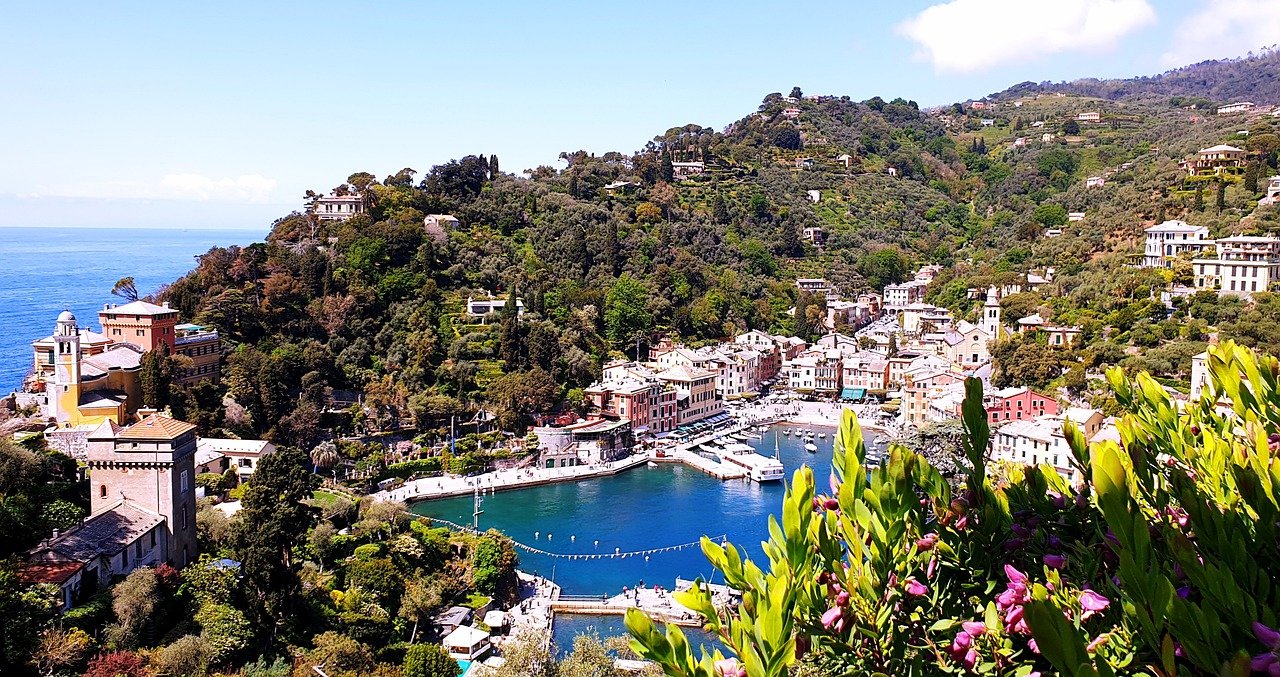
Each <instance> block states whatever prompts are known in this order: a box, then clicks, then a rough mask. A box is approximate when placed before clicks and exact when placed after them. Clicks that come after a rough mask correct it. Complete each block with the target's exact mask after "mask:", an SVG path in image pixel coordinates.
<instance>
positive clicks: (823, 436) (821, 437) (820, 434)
mask: <svg viewBox="0 0 1280 677" xmlns="http://www.w3.org/2000/svg"><path fill="white" fill-rule="evenodd" d="M818 439H822V440H825V439H827V434H826V433H818Z"/></svg>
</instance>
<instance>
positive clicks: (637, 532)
mask: <svg viewBox="0 0 1280 677" xmlns="http://www.w3.org/2000/svg"><path fill="white" fill-rule="evenodd" d="M788 427H792V428H794V426H788ZM826 432H827V437H826V439H820V440H817V441H816V444H817V446H818V448H819V451H818V453H816V454H810V453H807V452H805V451H804V443H803V442H802V441H801V440H798V439H796V437H795V436H794V435H792V436H790V437H788V436H785V435H780V436H778V442H779V444H778V446H779V450H780V457H781V460H782V464H783V466H785V467H786V469H787V476H788V479H789V478H790V474H791V472H792V471H794V470H795V469H797V468H799V467H800V466H801V465H802V464H808V465H810V467H812V468H813V469H814V472H815V475H816V477H817V482H818V487H819V490H820V491H825V487H826V486H827V477H828V476H829V475H830V473H831V451H832V444H833V439H832V435H831V431H830V429H827V430H826ZM750 444H752V445H753V446H755V447H756V448H757V449H759V450H761V451H765V452H766V453H767V454H768V455H773V449H774V434H773V433H772V432H770V433H769V434H768V435H767V436H766V437H765V439H763V440H753V441H751V442H750ZM782 496H783V485H782V483H781V482H773V483H770V484H764V485H761V484H756V483H753V482H749V481H745V480H732V481H728V482H722V481H720V480H717V479H714V478H712V477H709V476H707V475H704V474H702V473H701V472H698V471H697V470H694V469H692V468H689V467H686V466H684V465H676V464H670V465H668V464H664V465H660V466H658V467H657V468H648V467H643V466H642V467H640V468H636V469H634V470H630V471H627V472H625V473H622V474H621V475H615V476H613V477H606V478H600V479H592V480H584V481H580V482H566V483H561V484H550V485H545V486H540V487H534V488H530V489H520V490H516V491H508V492H499V493H496V494H493V495H490V496H485V497H484V503H483V506H482V509H483V510H484V514H483V515H481V517H480V528H481V529H489V528H493V529H498V530H499V531H502V532H504V533H506V534H507V535H508V536H510V537H511V538H513V539H515V540H516V541H519V542H522V543H526V544H528V545H531V546H534V547H536V548H539V549H541V550H545V551H548V552H552V553H558V554H578V555H595V554H609V553H613V552H614V551H615V549H619V550H621V551H622V552H630V551H636V550H648V549H654V548H663V547H668V546H673V545H680V544H684V543H690V542H694V541H697V540H698V539H699V538H701V537H702V536H703V535H707V536H711V537H713V538H715V537H719V536H721V535H727V536H728V537H729V540H730V541H732V542H734V543H736V544H738V545H739V546H744V547H745V548H746V549H747V553H748V555H749V556H751V557H753V558H755V559H757V560H760V559H763V552H762V551H761V549H760V542H761V541H763V540H766V539H767V538H768V517H769V515H770V514H777V513H778V512H779V510H780V507H781V505H782ZM413 510H414V512H416V513H418V514H421V515H427V516H429V517H440V518H443V519H448V520H452V521H454V522H458V523H464V524H466V523H470V522H471V511H472V498H471V497H469V496H466V497H459V498H451V499H442V500H438V501H427V502H423V503H418V504H416V505H414V506H413ZM571 536H572V537H574V539H573V540H572V541H571V540H570V537H571ZM596 541H599V543H598V544H597V543H596ZM519 555H520V568H521V569H523V570H525V571H530V572H533V573H537V574H539V575H542V576H546V577H548V578H552V579H554V580H555V582H556V583H559V584H560V585H561V587H562V588H563V590H564V592H565V593H567V594H605V593H607V594H617V593H620V592H621V591H622V587H623V586H635V585H637V584H638V583H639V582H640V581H644V583H645V584H646V585H650V586H652V585H654V584H658V585H662V586H665V587H667V588H672V587H674V585H675V579H676V577H677V576H679V577H681V578H687V579H693V578H695V577H698V576H702V577H703V578H707V577H709V576H711V575H712V572H713V570H712V568H711V566H710V565H709V564H708V563H707V560H706V558H705V557H703V555H702V552H701V550H700V549H699V548H697V547H692V548H686V549H683V550H679V551H673V552H665V553H656V554H652V555H650V556H649V558H648V559H647V560H646V559H645V558H644V557H642V556H636V557H627V558H612V559H608V558H601V559H567V558H564V557H551V556H547V555H542V554H537V553H529V552H524V551H520V552H519ZM712 582H717V583H718V582H723V581H721V580H720V579H718V578H713V579H712Z"/></svg>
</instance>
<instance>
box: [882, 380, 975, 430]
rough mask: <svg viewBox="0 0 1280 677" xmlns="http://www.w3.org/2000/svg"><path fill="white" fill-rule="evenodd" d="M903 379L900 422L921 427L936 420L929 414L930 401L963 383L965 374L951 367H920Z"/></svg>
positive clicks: (906, 425)
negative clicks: (950, 387) (948, 388)
mask: <svg viewBox="0 0 1280 677" xmlns="http://www.w3.org/2000/svg"><path fill="white" fill-rule="evenodd" d="M903 380H904V382H903V387H902V404H901V406H900V408H899V409H898V423H899V425H901V426H903V427H910V428H920V427H922V426H924V425H925V424H926V423H930V422H932V421H933V420H936V419H934V418H932V417H930V415H929V403H930V402H931V401H932V400H935V399H937V398H939V397H940V396H941V395H943V394H945V393H946V392H947V391H946V388H947V387H948V386H952V385H956V384H963V383H964V374H961V373H958V372H956V371H953V370H951V369H950V367H945V368H940V369H939V368H931V369H918V370H913V371H911V372H910V373H908V374H906V375H905V376H904V377H903ZM947 418H954V416H948V417H947Z"/></svg>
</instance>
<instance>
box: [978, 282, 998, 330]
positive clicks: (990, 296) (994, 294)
mask: <svg viewBox="0 0 1280 677" xmlns="http://www.w3.org/2000/svg"><path fill="white" fill-rule="evenodd" d="M982 331H985V332H987V333H988V334H990V335H991V338H992V339H993V340H994V339H998V338H1000V293H999V292H998V291H996V288H995V287H992V288H990V289H988V290H987V302H986V303H984V304H982Z"/></svg>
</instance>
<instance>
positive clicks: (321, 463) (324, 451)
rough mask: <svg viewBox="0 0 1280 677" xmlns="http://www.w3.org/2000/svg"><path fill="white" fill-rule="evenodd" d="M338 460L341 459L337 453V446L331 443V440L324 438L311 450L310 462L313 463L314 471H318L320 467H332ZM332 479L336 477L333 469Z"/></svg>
mask: <svg viewBox="0 0 1280 677" xmlns="http://www.w3.org/2000/svg"><path fill="white" fill-rule="evenodd" d="M340 460H342V457H341V456H340V455H339V454H338V446H337V445H335V444H334V443H333V440H325V441H323V442H321V443H320V444H317V445H316V446H315V448H314V449H312V450H311V463H312V464H313V465H315V470H316V472H319V470H320V468H325V469H326V470H327V469H329V468H333V467H335V466H337V465H338V461H340ZM334 479H335V480H336V479H337V471H336V470H335V471H334Z"/></svg>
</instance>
